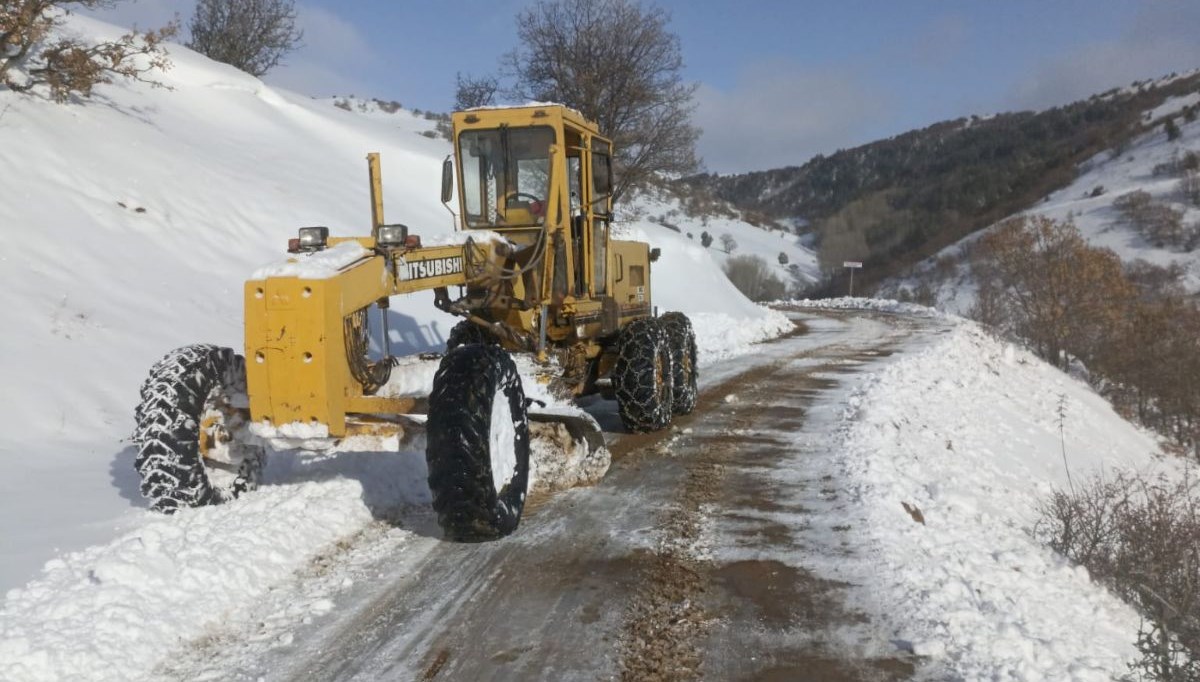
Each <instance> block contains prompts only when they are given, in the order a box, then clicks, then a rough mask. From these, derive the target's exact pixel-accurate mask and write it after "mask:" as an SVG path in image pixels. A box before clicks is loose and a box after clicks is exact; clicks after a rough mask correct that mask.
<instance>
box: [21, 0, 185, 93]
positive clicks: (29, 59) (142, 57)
mask: <svg viewBox="0 0 1200 682" xmlns="http://www.w3.org/2000/svg"><path fill="white" fill-rule="evenodd" d="M116 2H117V0H0V84H3V85H4V86H5V87H7V88H8V89H9V90H12V91H14V92H23V93H28V92H34V91H35V89H37V88H39V87H41V86H44V87H45V88H46V91H47V92H48V93H49V96H50V98H51V99H53V100H54V101H56V102H65V101H67V100H68V99H70V97H71V96H72V95H78V96H80V97H89V96H90V95H91V94H92V89H93V88H94V87H95V86H96V85H99V84H100V83H111V82H112V78H113V77H114V76H119V77H122V78H128V79H132V80H137V81H142V82H145V83H150V84H152V85H156V86H162V83H160V82H158V81H155V80H153V79H151V78H149V77H148V76H147V74H148V73H149V72H151V71H154V70H156V69H157V70H165V69H168V68H170V66H171V62H170V60H169V59H168V58H167V52H166V50H165V49H164V48H163V45H162V43H163V42H164V41H166V40H168V39H170V38H171V37H172V36H174V35H175V33H176V32H177V31H178V29H179V26H178V24H177V23H175V22H172V23H170V24H168V25H166V26H164V27H163V28H161V29H158V30H155V31H147V32H145V33H140V32H138V31H136V30H135V31H131V32H129V33H126V34H125V35H123V36H121V37H120V38H117V39H116V40H111V41H101V42H84V41H83V40H81V39H79V38H76V37H72V36H64V35H59V36H54V32H55V30H56V29H57V28H59V27H60V26H62V23H63V20H64V17H65V15H66V14H67V13H69V12H70V11H71V10H72V9H75V8H80V9H99V8H105V7H111V6H113V5H115V4H116Z"/></svg>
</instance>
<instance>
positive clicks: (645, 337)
mask: <svg viewBox="0 0 1200 682" xmlns="http://www.w3.org/2000/svg"><path fill="white" fill-rule="evenodd" d="M671 376H672V369H671V344H670V341H669V340H668V339H667V332H666V330H665V329H664V328H663V326H662V325H661V324H660V323H659V321H658V320H656V319H654V318H652V317H646V318H642V319H640V320H634V321H633V322H630V323H629V324H628V325H626V326H625V328H624V329H622V330H621V335H620V337H618V339H617V361H616V363H615V364H614V365H613V371H612V385H613V389H614V393H615V394H616V398H617V412H618V413H619V414H620V415H621V423H623V424H624V425H625V429H626V430H628V431H631V432H634V433H640V432H646V431H657V430H659V429H661V428H663V427H665V426H666V425H667V424H670V423H671V408H672V405H673V404H674V402H675V399H674V391H673V390H672V386H671Z"/></svg>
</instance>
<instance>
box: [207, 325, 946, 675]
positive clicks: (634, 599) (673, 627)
mask: <svg viewBox="0 0 1200 682" xmlns="http://www.w3.org/2000/svg"><path fill="white" fill-rule="evenodd" d="M793 315H794V319H795V320H796V321H797V323H798V325H799V327H798V330H797V333H795V334H793V335H791V336H789V337H786V338H783V339H780V340H777V341H774V342H772V343H769V344H765V345H763V346H761V347H760V350H759V352H758V353H756V354H754V355H752V356H747V357H742V358H738V359H735V360H732V361H727V362H723V363H717V364H715V365H713V366H711V367H708V368H705V370H706V375H705V376H704V380H703V382H702V387H701V388H702V390H701V399H700V402H699V405H698V406H697V408H696V410H695V412H694V413H693V414H692V415H689V416H686V417H682V418H678V419H676V422H675V424H674V425H673V426H672V427H671V428H669V429H667V430H664V431H662V432H660V433H655V434H645V435H637V436H629V435H624V434H621V433H620V425H619V420H618V419H617V417H616V414H615V410H614V408H613V407H612V405H611V404H606V403H604V402H597V403H595V404H593V405H592V406H590V407H589V410H591V411H593V413H594V414H595V415H596V416H597V418H598V419H599V420H600V422H601V424H602V425H603V426H604V427H605V429H606V431H611V432H608V433H606V436H607V439H608V441H609V443H610V449H611V450H612V452H613V464H612V467H611V469H610V470H609V472H608V474H607V476H606V477H605V478H604V479H603V480H602V481H601V482H600V483H599V484H597V485H595V486H593V487H589V488H577V489H574V490H570V491H566V492H560V493H555V494H553V495H550V496H548V497H547V498H545V499H540V500H534V501H532V502H531V504H530V505H529V506H528V507H527V509H526V513H525V518H524V520H523V521H522V525H521V528H520V529H519V530H518V531H517V532H516V533H515V534H514V535H513V536H511V537H509V538H507V539H505V540H502V541H499V542H492V543H486V544H453V543H449V542H444V541H442V540H440V539H439V538H438V537H437V536H438V532H437V529H436V524H435V523H434V520H433V517H432V516H431V515H428V514H426V515H424V516H421V517H410V518H407V519H406V520H405V521H404V523H407V524H409V526H410V527H413V526H415V528H413V529H415V530H417V531H418V532H419V533H421V534H422V535H423V536H424V537H421V538H419V539H418V541H416V542H413V543H410V544H408V545H406V546H405V547H404V551H403V552H399V553H397V554H396V555H395V556H391V557H384V558H382V559H381V560H379V561H378V562H377V564H376V565H375V566H374V567H373V568H372V574H373V577H372V579H371V580H369V581H360V582H359V584H356V585H355V587H354V589H352V590H350V591H349V592H348V593H347V594H345V595H343V596H342V597H339V599H338V603H337V604H336V606H335V608H333V609H332V610H331V611H330V612H329V613H328V615H326V616H324V617H322V618H320V619H317V620H316V621H315V622H313V623H311V624H308V625H305V626H303V627H301V628H300V629H299V630H298V631H297V632H296V633H295V636H294V639H293V640H292V641H290V642H289V644H288V646H286V647H275V648H272V649H268V650H266V651H263V652H261V655H257V656H256V657H254V658H253V660H245V659H243V660H240V661H236V662H234V664H232V665H231V667H226V668H225V669H224V670H223V671H222V672H221V673H220V677H222V678H223V679H250V680H257V679H265V680H439V681H440V680H556V681H557V680H692V679H698V680H893V679H904V678H907V677H910V676H912V675H913V674H914V671H916V670H917V669H919V661H918V660H916V659H915V658H913V657H912V655H911V654H910V653H908V652H906V651H904V649H903V647H902V646H899V645H897V644H895V643H893V642H892V641H891V640H890V637H889V634H888V633H887V632H882V631H880V630H879V628H877V627H876V626H875V624H874V622H873V619H872V617H871V598H870V595H864V594H860V593H859V591H858V590H856V584H855V579H854V576H855V572H856V571H862V570H870V557H869V556H862V554H863V553H864V552H868V551H869V550H868V549H865V548H864V547H863V546H862V545H861V544H859V543H856V538H855V528H854V527H853V526H852V524H848V523H846V521H845V517H846V516H847V515H846V514H845V513H844V512H843V511H842V510H844V509H846V505H849V504H852V499H849V498H850V497H851V495H850V494H848V493H847V492H846V490H845V489H843V488H842V487H841V486H840V485H839V481H838V480H837V472H836V466H831V464H830V462H834V461H836V457H831V456H830V455H831V452H830V450H831V449H832V448H834V447H835V445H834V444H835V443H836V429H837V427H838V424H839V422H840V419H841V416H842V414H843V413H844V411H845V409H846V405H847V400H848V399H849V397H850V395H851V393H852V391H853V388H854V386H855V385H856V384H857V383H858V382H860V381H861V380H862V377H863V376H864V373H865V372H870V371H874V370H876V369H878V368H879V367H881V366H882V365H883V364H884V363H887V362H889V361H890V360H891V359H892V358H893V357H894V354H897V353H903V352H908V351H910V350H911V349H913V348H917V347H920V346H921V345H922V344H923V342H924V340H926V339H928V338H931V336H932V335H934V334H937V333H938V332H939V331H941V328H940V323H938V322H936V321H931V320H918V319H912V318H907V317H901V316H891V315H885V314H866V313H833V312H828V311H826V312H821V313H817V312H795V313H793ZM832 454H836V453H832ZM210 673H211V669H210Z"/></svg>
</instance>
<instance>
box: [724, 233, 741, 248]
mask: <svg viewBox="0 0 1200 682" xmlns="http://www.w3.org/2000/svg"><path fill="white" fill-rule="evenodd" d="M721 247H722V248H724V249H725V253H733V251H734V249H736V248H737V247H738V243H737V240H736V239H734V238H733V235H731V234H729V233H728V232H725V233H723V234H722V235H721Z"/></svg>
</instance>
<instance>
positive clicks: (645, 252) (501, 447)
mask: <svg viewBox="0 0 1200 682" xmlns="http://www.w3.org/2000/svg"><path fill="white" fill-rule="evenodd" d="M452 118H453V130H454V134H453V143H454V154H453V160H452V159H451V158H449V157H448V158H447V159H446V162H445V164H444V165H443V173H442V197H441V199H442V202H443V203H444V204H447V206H448V207H449V204H450V201H451V199H452V198H453V196H454V187H455V186H456V185H457V187H458V190H459V191H458V202H457V209H458V210H457V212H455V211H454V209H453V208H451V209H450V210H451V213H453V214H454V215H455V224H456V230H455V232H454V233H453V235H451V236H450V238H446V237H445V236H444V235H443V236H442V237H441V238H440V239H439V240H438V241H439V243H438V244H437V245H434V244H433V243H432V242H434V241H435V240H434V239H433V238H432V237H430V239H429V240H428V241H430V242H431V244H430V245H422V240H421V237H420V235H418V234H415V233H413V232H411V231H410V230H409V229H408V228H407V227H406V226H405V225H402V224H388V223H386V222H385V221H384V217H383V199H382V187H381V180H380V172H379V157H378V155H377V154H371V155H369V156H368V168H369V174H368V176H369V180H370V183H371V218H372V228H371V234H370V236H366V237H334V236H330V233H329V230H328V228H326V227H303V228H300V230H299V234H298V236H297V237H296V238H294V239H291V240H290V242H289V248H288V251H289V254H290V256H289V257H288V258H287V260H286V261H285V262H282V263H280V264H278V265H277V266H272V267H268V268H264V269H263V270H262V271H260V272H259V273H256V275H255V276H254V277H252V278H251V279H250V280H249V281H247V282H246V285H245V353H244V355H241V354H238V353H236V352H235V351H234V350H233V349H229V348H220V347H217V346H212V345H193V346H187V347H184V348H180V349H178V350H175V351H173V352H171V353H169V354H168V355H167V356H166V357H165V358H163V359H162V360H161V361H160V362H158V363H157V364H156V365H155V366H154V367H153V368H152V369H151V370H150V376H149V378H147V379H146V381H145V382H144V383H143V385H142V388H141V403H140V404H139V405H138V407H137V409H136V412H135V418H136V421H137V427H136V430H135V432H134V438H135V440H136V442H137V445H138V454H137V457H136V461H135V463H136V467H137V470H138V472H139V474H140V475H141V481H142V483H141V489H142V493H143V494H144V495H145V496H146V497H147V498H148V499H149V502H150V506H151V508H153V509H156V510H159V511H162V512H166V513H171V512H173V511H175V510H177V509H179V508H182V507H191V506H198V505H203V504H213V503H219V502H222V501H225V500H228V499H230V498H232V497H236V496H237V495H239V494H241V493H243V492H246V491H249V490H252V489H253V488H255V487H256V486H257V485H258V481H259V478H260V475H261V471H262V465H263V452H264V441H270V440H271V438H273V437H284V438H291V439H295V440H298V441H303V442H311V441H314V440H319V441H321V442H336V441H337V440H338V439H342V438H345V437H347V436H353V435H356V434H371V435H376V436H380V435H383V436H386V435H389V434H400V433H402V432H403V431H405V429H409V428H411V427H412V424H413V423H414V422H417V421H419V419H418V418H414V417H413V415H418V414H420V413H421V412H425V413H426V414H427V417H426V419H425V425H424V430H425V437H426V462H427V464H428V470H429V478H428V480H429V487H430V490H431V492H432V495H433V506H434V509H435V510H436V512H437V514H438V520H439V523H440V524H441V526H442V528H443V529H444V531H445V534H446V536H447V537H448V538H450V539H453V540H460V541H475V540H486V539H491V538H497V537H502V536H504V535H507V534H509V533H511V532H512V531H513V530H515V529H516V527H517V524H518V523H519V521H520V517H521V512H522V509H523V507H524V501H525V494H526V488H527V482H528V474H529V452H530V442H529V441H530V420H531V419H532V420H533V421H535V422H541V423H548V424H551V425H553V424H555V423H558V424H560V425H561V426H563V427H564V428H565V429H566V430H567V431H568V432H569V433H570V434H571V435H572V436H574V437H577V438H582V439H585V440H586V441H587V442H588V443H590V445H591V447H593V448H594V447H603V436H602V434H600V433H599V429H598V428H597V427H596V426H595V422H594V420H590V418H586V415H584V417H585V418H584V419H581V418H579V417H572V416H571V415H565V414H561V412H560V413H558V414H556V413H555V412H554V411H545V412H539V411H538V410H536V409H535V410H531V409H530V408H531V405H532V403H533V401H530V400H527V399H526V397H525V391H524V387H523V386H522V379H521V375H520V374H519V373H518V371H517V366H516V363H515V362H514V360H513V357H512V354H527V356H528V357H529V358H531V359H533V361H534V362H535V363H536V366H538V367H540V368H541V370H540V372H541V373H543V374H544V373H549V372H553V379H552V380H550V388H551V389H552V392H553V393H555V394H557V395H561V396H582V395H586V394H591V393H597V392H598V393H602V394H604V395H606V396H607V397H615V399H616V401H617V407H618V412H619V414H620V417H621V420H622V422H623V424H624V426H625V427H626V428H627V429H628V430H630V431H650V430H656V429H660V428H663V427H664V426H666V425H667V424H669V423H670V421H671V418H672V415H673V414H685V413H688V412H691V411H692V409H693V408H694V406H695V402H696V342H695V335H694V333H693V330H692V326H691V323H690V321H689V320H688V319H687V318H686V317H685V316H684V315H682V314H680V313H667V314H665V315H662V316H658V317H656V316H655V310H654V307H653V305H652V302H651V287H650V267H651V262H652V261H654V260H656V258H657V256H658V252H657V250H651V249H650V248H649V246H648V245H647V244H645V243H643V242H636V241H622V240H617V239H613V238H612V236H611V234H610V222H611V220H612V143H611V142H610V141H609V140H608V139H605V138H604V137H603V136H601V135H600V133H599V131H598V130H597V129H596V126H595V125H594V124H592V123H591V122H589V121H587V120H586V119H584V118H583V117H582V116H581V115H579V114H578V113H577V112H575V111H572V110H571V109H568V108H566V107H563V106H558V105H531V106H525V107H514V108H495V109H472V110H468V111H464V112H458V113H455V114H454V115H453V117H452ZM420 291H432V292H433V304H434V305H435V306H436V307H437V308H438V309H440V310H442V311H445V312H447V313H450V314H452V315H456V316H459V317H461V318H462V320H461V321H460V322H459V323H458V324H457V325H455V326H454V328H453V329H452V330H451V331H450V333H449V336H448V339H447V342H446V347H447V352H446V353H445V355H444V356H442V358H441V361H440V364H439V366H438V369H437V372H436V374H435V376H434V379H433V390H432V392H431V393H430V394H429V395H428V396H411V395H397V394H396V393H395V392H393V391H390V390H389V381H390V380H391V379H392V378H393V377H392V374H393V371H395V369H396V367H397V365H398V364H400V360H399V359H398V358H395V357H393V356H392V355H391V351H390V348H389V340H388V333H387V327H386V320H387V308H388V301H389V298H390V297H391V296H396V295H401V294H412V293H416V292H420ZM371 308H377V309H380V311H381V312H382V314H381V315H379V314H377V315H376V316H375V318H376V319H378V320H381V321H382V325H383V329H382V335H381V336H382V338H381V339H379V340H378V341H377V342H376V343H375V344H374V345H373V344H372V332H371V330H370V326H371V325H369V324H368V319H369V311H370V309H371Z"/></svg>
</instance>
